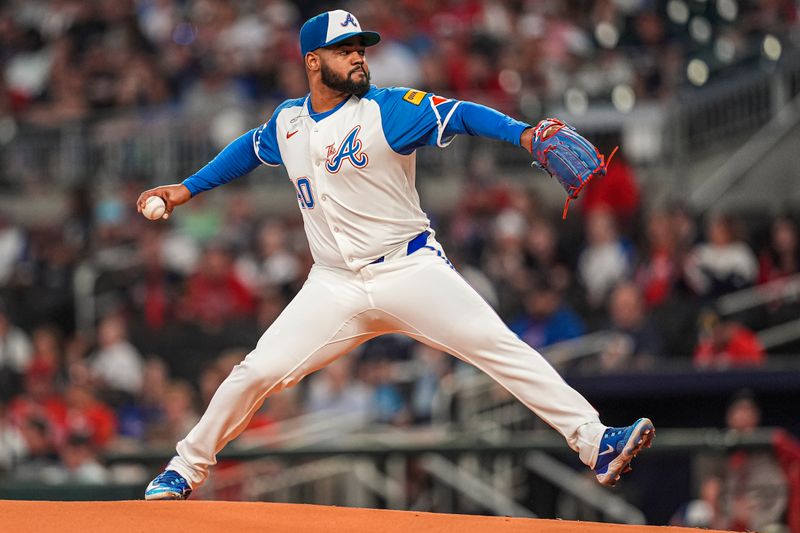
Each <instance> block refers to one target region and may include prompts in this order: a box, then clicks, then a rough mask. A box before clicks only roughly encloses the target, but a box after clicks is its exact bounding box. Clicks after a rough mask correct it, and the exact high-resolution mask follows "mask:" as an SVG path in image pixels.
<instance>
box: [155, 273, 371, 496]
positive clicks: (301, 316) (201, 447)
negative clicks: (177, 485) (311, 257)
mask: <svg viewBox="0 0 800 533" xmlns="http://www.w3.org/2000/svg"><path fill="white" fill-rule="evenodd" d="M368 308H369V303H368V299H367V297H366V295H365V291H364V289H363V285H362V284H361V283H360V279H358V278H357V277H356V275H354V274H352V273H349V272H342V271H336V270H334V269H325V268H321V267H314V268H313V269H312V271H311V274H310V275H309V278H308V281H306V283H305V285H303V288H302V289H301V290H300V292H298V294H297V295H296V296H295V298H294V299H293V300H292V301H291V302H290V303H289V305H288V306H287V307H286V309H284V310H283V312H282V313H281V314H280V316H279V317H278V318H277V319H276V320H275V322H274V323H273V324H272V325H271V326H270V327H269V329H267V331H266V332H265V333H264V335H263V336H262V337H261V339H260V340H259V341H258V344H257V345H256V347H255V349H254V350H253V351H252V352H250V353H249V354H248V355H247V356H246V357H245V358H244V360H243V361H242V362H241V363H239V364H238V365H236V366H235V367H234V368H233V370H232V371H231V373H230V375H229V376H228V377H227V378H226V379H225V381H224V382H223V383H222V384H221V385H220V386H219V389H217V391H216V392H215V393H214V396H213V397H212V399H211V401H210V402H209V405H208V407H207V409H206V411H205V413H204V414H203V416H202V417H201V419H200V421H199V422H198V423H197V425H196V426H195V427H194V428H193V429H192V430H191V431H190V432H189V434H188V435H187V436H186V438H185V439H183V440H182V441H180V442H179V443H178V444H177V447H176V449H177V452H178V455H177V456H176V457H174V458H173V459H172V461H171V462H170V464H169V465H168V467H167V468H168V469H172V470H176V471H177V472H178V473H180V474H181V475H182V476H183V477H185V478H186V479H187V480H188V481H189V482H190V483H191V485H192V486H193V487H194V488H196V487H198V486H200V485H201V484H202V483H203V482H204V481H205V480H206V478H207V477H208V469H209V467H210V466H212V465H214V464H216V454H217V453H218V452H219V451H220V450H221V449H222V448H223V447H224V446H225V445H226V444H227V443H228V442H230V441H231V440H233V439H234V438H236V437H237V436H238V435H239V434H240V433H241V432H242V431H243V430H244V428H245V427H247V424H248V423H249V421H250V419H251V418H252V416H253V414H254V413H255V412H256V411H257V410H258V408H259V407H260V406H261V404H262V403H263V402H264V399H265V398H267V397H268V396H269V395H271V394H274V393H276V392H278V391H280V390H282V389H284V388H287V387H291V386H293V385H295V384H297V383H298V382H299V381H300V380H301V379H303V377H305V376H306V375H308V374H310V373H311V372H313V371H315V370H318V369H320V368H322V367H324V366H326V365H328V364H330V363H331V362H333V361H334V360H336V359H337V358H338V357H340V356H342V355H344V354H345V353H347V352H349V351H350V350H352V349H353V348H355V347H356V346H358V345H359V344H361V343H362V342H364V341H366V340H368V339H369V338H371V337H374V336H375V335H376V333H373V332H372V331H371V329H370V327H371V324H372V322H371V320H370V311H368ZM373 313H374V311H373Z"/></svg>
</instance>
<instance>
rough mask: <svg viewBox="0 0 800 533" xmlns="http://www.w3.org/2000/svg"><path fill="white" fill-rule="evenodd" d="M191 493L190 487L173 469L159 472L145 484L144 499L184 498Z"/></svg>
mask: <svg viewBox="0 0 800 533" xmlns="http://www.w3.org/2000/svg"><path fill="white" fill-rule="evenodd" d="M191 493H192V487H191V486H190V485H189V482H188V481H186V479H184V477H183V476H182V475H180V474H179V473H177V472H176V471H174V470H166V471H164V472H161V473H160V474H159V475H157V476H156V478H155V479H154V480H153V481H151V482H150V484H149V485H147V489H145V491H144V499H145V500H185V499H187V498H188V497H189V495H190V494H191Z"/></svg>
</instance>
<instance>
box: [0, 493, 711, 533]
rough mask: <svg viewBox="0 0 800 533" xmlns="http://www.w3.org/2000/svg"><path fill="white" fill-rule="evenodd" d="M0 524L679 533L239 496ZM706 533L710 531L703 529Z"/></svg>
mask: <svg viewBox="0 0 800 533" xmlns="http://www.w3.org/2000/svg"><path fill="white" fill-rule="evenodd" d="M0 517H2V526H0V530H2V531H8V532H14V533H28V532H36V533H41V532H50V531H58V532H60V533H87V532H94V531H102V532H105V531H113V532H114V533H132V532H148V533H151V532H153V531H192V532H193V533H210V532H217V531H219V532H224V533H246V532H250V531H253V532H256V531H257V532H259V533H262V532H265V531H275V532H285V531H303V532H313V533H316V532H319V533H331V532H342V533H345V532H346V533H375V532H376V531H380V532H381V533H386V532H395V531H396V532H398V533H399V532H402V533H407V532H409V531H415V532H417V531H422V532H440V533H464V532H467V531H469V533H497V532H500V533H512V532H514V533H516V532H520V533H522V532H525V533H530V532H531V531H536V532H537V533H569V532H578V533H600V532H602V533H606V532H615V533H636V532H640V531H641V532H652V533H679V532H685V533H686V532H694V533H698V531H699V530H695V529H686V528H677V527H647V526H623V525H614V524H596V523H591V522H569V521H566V520H563V521H562V520H532V519H527V518H504V517H492V516H468V515H455V514H435V513H417V512H408V511H383V510H376V509H348V508H344V507H326V506H321V505H295V504H282V503H244V502H206V501H186V502H145V501H128V502H29V501H7V500H6V501H0ZM703 531H704V532H705V533H709V532H708V530H703Z"/></svg>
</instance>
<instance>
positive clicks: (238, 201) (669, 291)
mask: <svg viewBox="0 0 800 533" xmlns="http://www.w3.org/2000/svg"><path fill="white" fill-rule="evenodd" d="M607 180H608V182H607V183H606V184H605V185H606V186H605V187H597V188H593V189H589V190H588V191H587V194H586V197H585V198H584V199H583V200H582V202H581V203H579V204H578V205H579V206H580V208H581V210H578V209H576V210H574V212H573V213H571V214H570V220H568V221H567V222H563V221H560V220H559V219H558V213H554V212H553V210H552V207H551V208H548V207H546V206H545V204H544V203H543V202H542V201H541V200H540V198H539V197H538V196H537V195H536V194H535V193H534V192H532V190H527V189H525V188H523V187H520V186H519V185H517V184H513V183H507V182H502V181H498V182H496V183H491V184H480V183H472V184H470V185H468V186H467V187H466V188H465V189H464V191H463V193H462V198H461V200H460V202H459V205H458V207H457V208H456V209H455V210H453V211H452V212H449V213H438V214H434V216H433V225H434V228H435V229H436V230H437V233H438V234H439V237H440V238H441V241H442V242H443V243H444V246H445V250H446V251H447V253H448V256H449V258H450V259H451V261H452V262H453V263H454V264H455V265H456V267H457V268H458V269H459V271H460V272H461V273H462V274H463V276H464V277H465V279H466V280H467V281H468V282H469V283H470V284H472V286H473V287H475V289H476V290H477V291H478V292H479V293H480V294H481V295H482V296H483V297H484V298H485V299H486V300H487V301H488V302H489V303H490V304H491V305H492V306H493V307H494V308H495V309H496V310H497V311H498V313H499V314H500V316H501V317H502V318H503V319H504V320H505V321H506V322H507V324H509V326H510V327H511V329H512V330H513V331H514V332H515V333H517V334H518V335H519V336H520V337H521V338H522V339H523V340H525V342H527V343H529V344H530V345H531V346H533V347H535V348H537V349H540V350H545V351H546V352H547V353H548V354H550V355H553V354H554V353H555V354H559V353H562V354H563V353H564V351H566V352H567V353H568V351H569V349H568V347H565V344H564V341H573V342H574V341H575V339H580V338H581V336H582V335H585V334H587V333H590V332H597V331H603V332H606V333H607V334H608V335H609V337H608V341H607V342H606V344H605V346H604V348H603V349H602V350H600V351H599V352H598V353H597V354H595V356H593V357H584V358H581V359H577V360H574V361H572V360H570V358H566V359H564V361H567V362H566V363H564V364H563V365H562V367H561V370H562V371H564V372H566V373H568V374H569V373H572V372H574V373H580V372H583V373H587V372H588V373H593V374H596V373H630V372H654V371H658V370H659V368H663V367H664V365H668V364H671V363H675V362H683V364H684V366H694V367H695V368H697V369H698V370H714V371H721V370H725V369H728V368H741V367H746V366H758V365H763V364H765V363H766V362H767V361H768V357H769V355H768V353H769V354H773V353H782V350H781V347H780V346H775V347H772V348H771V349H770V350H769V351H768V350H766V349H765V347H764V346H763V345H762V343H761V341H760V340H759V337H758V335H757V334H756V330H758V329H760V328H763V327H767V326H769V325H774V324H780V323H783V322H786V321H788V320H789V319H790V318H791V317H796V313H797V304H796V302H793V301H789V302H784V301H781V300H780V299H779V300H776V301H774V302H770V303H769V304H768V305H766V306H760V307H759V309H758V312H757V313H756V314H752V313H751V314H745V315H742V316H734V317H731V316H729V315H727V314H726V313H725V312H724V311H723V310H722V309H720V307H719V305H718V303H719V298H720V297H721V296H724V295H726V294H730V293H732V292H735V291H738V290H741V289H745V288H748V287H752V286H756V285H759V284H770V285H769V286H770V287H773V289H774V288H775V286H776V285H778V286H779V285H780V284H781V283H784V282H785V281H788V280H791V279H793V276H796V275H797V274H798V272H800V242H799V241H798V225H797V222H796V221H795V220H794V219H793V218H792V217H791V216H786V215H782V216H776V217H774V218H772V219H765V218H764V217H763V216H760V217H758V218H754V219H753V220H749V223H747V224H746V223H745V222H746V221H745V219H744V218H736V217H732V216H730V215H727V214H724V213H716V214H710V215H708V216H706V217H704V218H698V217H695V216H694V215H693V214H692V213H691V212H690V211H689V210H688V209H687V208H686V207H685V206H683V205H680V204H668V205H665V206H663V207H660V208H644V207H643V206H642V205H641V199H640V193H639V190H638V188H637V185H636V180H635V178H634V177H633V170H632V169H631V168H630V167H628V166H627V165H626V164H625V162H624V161H623V160H622V159H621V160H620V162H619V165H617V166H615V167H613V168H612V170H611V171H610V173H609V176H608V177H607ZM228 187H230V189H228V190H229V191H230V192H232V194H230V195H228V196H227V200H226V201H225V202H220V203H213V204H212V203H210V202H208V196H207V195H201V196H198V197H197V198H195V199H194V200H193V201H192V202H190V203H189V204H187V205H186V206H184V207H182V208H181V209H180V210H179V211H178V212H177V213H176V216H174V217H172V218H171V219H170V220H169V221H168V222H166V221H160V222H157V223H153V222H149V221H147V220H145V219H144V218H143V217H141V216H139V215H138V214H136V212H135V210H134V209H133V207H132V206H133V205H134V202H135V198H136V196H137V195H138V192H139V189H138V188H137V187H136V186H135V185H129V186H126V187H124V188H122V189H120V190H119V191H118V194H116V195H113V196H102V197H97V198H94V197H93V196H92V192H91V191H90V190H87V189H85V188H79V189H77V190H76V191H74V194H73V197H72V201H71V203H70V205H71V207H70V210H69V211H68V214H67V215H66V216H65V217H64V218H63V219H62V220H58V221H57V223H56V224H48V225H46V226H34V227H24V226H22V225H20V224H17V223H15V222H14V221H12V220H10V219H7V218H2V219H0V249H1V250H2V253H0V294H2V301H3V305H2V306H0V439H2V441H3V443H4V444H3V445H2V446H0V450H2V453H0V469H7V470H12V471H13V475H15V476H23V477H24V476H26V475H29V472H39V471H40V468H39V467H40V466H41V464H40V462H41V463H42V464H51V463H52V464H51V466H52V465H61V466H59V468H62V469H66V471H64V470H58V469H57V470H56V471H55V472H51V473H50V475H52V476H55V477H54V479H60V478H63V477H65V476H73V475H74V476H78V477H84V476H85V477H86V478H87V479H96V476H100V475H101V474H100V472H101V469H100V468H99V463H98V462H97V461H96V455H93V454H96V453H97V452H100V451H103V450H108V449H109V447H111V449H127V448H128V447H131V446H133V447H136V446H139V445H141V444H142V443H147V444H152V445H157V446H165V447H170V446H172V445H173V444H174V443H175V442H176V441H177V440H179V439H180V438H182V437H183V436H184V435H185V433H186V432H187V431H188V430H189V429H190V428H191V427H192V425H193V424H194V423H195V422H196V420H197V417H198V416H199V414H200V413H202V411H203V409H204V407H205V405H207V403H208V401H209V400H210V397H211V395H212V394H213V392H214V391H215V390H216V388H217V386H218V385H219V384H220V383H221V381H222V380H223V379H224V378H225V376H226V375H227V374H228V373H229V372H230V370H231V368H232V367H233V366H234V365H235V364H237V363H238V361H240V360H241V359H242V358H243V357H244V355H246V353H247V351H248V350H249V349H250V348H251V347H252V346H253V345H254V344H255V342H256V341H257V339H258V338H259V336H260V334H261V333H262V332H263V331H264V330H265V329H266V328H267V327H268V326H269V325H270V324H271V323H272V321H273V320H274V319H275V318H276V317H277V315H278V314H279V313H280V312H281V310H282V309H283V308H284V307H285V305H286V304H287V303H288V302H289V301H290V299H291V298H292V296H293V295H294V294H295V293H296V292H297V291H298V290H299V288H300V286H301V285H302V283H303V281H304V280H305V277H306V275H307V273H308V270H309V268H310V266H311V263H312V260H311V258H310V254H309V252H308V248H307V244H306V241H305V236H304V233H303V229H302V224H301V221H300V220H299V217H296V216H287V217H272V216H270V215H269V214H268V213H261V212H258V210H257V209H256V208H255V207H254V205H253V204H252V200H251V197H250V196H249V195H248V194H247V193H246V190H245V189H239V188H238V186H237V184H233V185H229V186H228ZM609 190H616V191H619V192H620V194H616V195H613V197H612V198H611V199H609V198H605V197H604V195H606V194H607V191H609ZM625 191H627V192H625ZM754 221H758V222H757V223H755V224H754V223H753V222H754ZM759 223H760V225H758V224H759ZM791 349H792V347H791V346H790V347H789V348H788V350H789V351H788V352H786V353H791ZM548 350H551V351H548ZM462 370H463V371H466V369H465V368H464V367H463V366H462V365H461V364H457V363H456V362H455V360H454V358H451V357H449V356H446V355H444V354H441V353H439V352H436V351H435V350H432V349H430V348H427V347H424V346H422V345H420V344H417V343H416V342H413V341H411V340H410V339H407V338H405V337H399V336H386V337H380V338H378V339H376V340H374V341H371V342H369V343H367V344H366V345H365V346H364V347H363V348H361V349H359V351H358V352H357V353H355V354H352V355H350V356H348V357H346V358H344V359H343V360H342V361H340V362H337V363H336V364H335V365H333V366H332V367H331V368H330V369H327V370H325V371H322V372H320V373H319V374H315V375H313V376H311V377H309V378H308V379H307V380H305V381H304V382H303V383H302V384H301V385H300V386H299V387H298V388H297V389H291V390H289V391H284V392H283V393H281V394H279V395H276V396H275V397H274V398H270V399H269V400H268V401H267V403H266V404H265V407H264V408H263V409H262V410H261V411H260V412H259V413H258V415H257V416H256V417H255V418H254V420H253V422H252V427H253V428H261V429H262V430H263V431H266V432H267V434H268V433H269V427H270V426H274V424H276V423H279V422H280V421H282V420H287V419H290V418H292V417H295V416H298V415H302V414H308V413H314V412H318V411H320V410H323V409H327V410H333V411H336V412H337V413H341V414H361V415H363V417H364V419H365V420H370V421H373V422H375V423H378V424H381V423H382V424H391V425H396V426H405V425H409V424H426V423H430V422H431V420H432V418H433V417H434V414H433V411H432V410H433V404H434V401H433V400H434V398H435V396H436V394H437V392H438V391H439V388H440V387H441V384H442V383H443V381H444V380H446V379H449V376H451V375H453V374H454V373H455V374H457V373H458V372H459V371H462ZM73 463H74V464H77V465H79V466H76V467H72V466H70V465H72V464H73ZM24 465H29V466H31V465H33V466H32V468H31V469H30V470H27V469H26V468H22V466H24ZM83 465H88V466H86V467H85V468H84V467H83ZM12 466H16V468H12ZM59 476H60V477H59Z"/></svg>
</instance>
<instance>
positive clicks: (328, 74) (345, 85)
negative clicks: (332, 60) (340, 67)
mask: <svg viewBox="0 0 800 533" xmlns="http://www.w3.org/2000/svg"><path fill="white" fill-rule="evenodd" d="M321 66H322V70H321V73H322V83H324V84H325V85H327V86H328V87H330V88H331V89H333V90H334V91H339V92H341V93H345V94H354V95H356V96H358V97H359V98H361V97H362V96H364V95H365V94H367V91H369V87H370V84H369V71H368V70H366V69H363V71H364V81H358V82H357V81H354V80H353V78H351V74H354V73H353V72H351V73H349V74H348V75H347V77H346V78H344V77H340V76H338V75H337V74H336V73H335V72H334V71H332V70H331V69H329V68H328V67H327V65H325V63H322V65H321Z"/></svg>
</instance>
